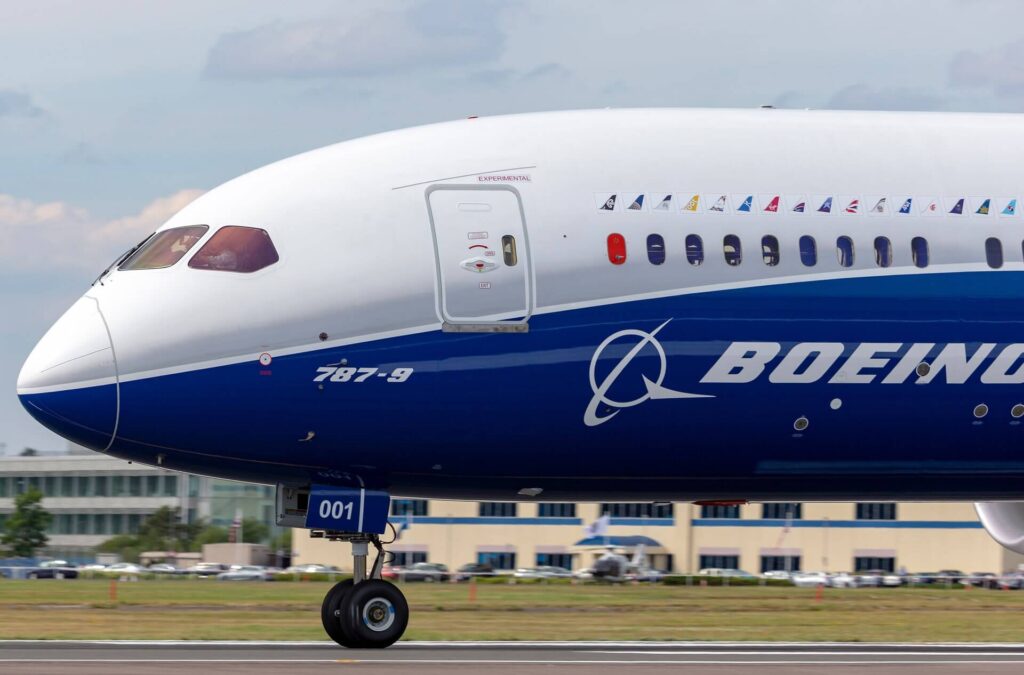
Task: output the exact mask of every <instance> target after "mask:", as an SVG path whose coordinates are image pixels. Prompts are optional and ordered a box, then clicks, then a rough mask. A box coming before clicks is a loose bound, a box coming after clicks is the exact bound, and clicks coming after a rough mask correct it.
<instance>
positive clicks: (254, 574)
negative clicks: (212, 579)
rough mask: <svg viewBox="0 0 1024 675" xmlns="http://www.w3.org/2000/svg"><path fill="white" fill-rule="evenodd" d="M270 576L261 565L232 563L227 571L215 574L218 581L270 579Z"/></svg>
mask: <svg viewBox="0 0 1024 675" xmlns="http://www.w3.org/2000/svg"><path fill="white" fill-rule="evenodd" d="M272 577H273V575H272V573H271V571H270V570H268V569H267V568H266V567H264V566H263V565H232V566H231V569H229V570H228V571H227V572H221V573H220V574H218V575H217V579H218V580H220V581H270V580H271V578H272Z"/></svg>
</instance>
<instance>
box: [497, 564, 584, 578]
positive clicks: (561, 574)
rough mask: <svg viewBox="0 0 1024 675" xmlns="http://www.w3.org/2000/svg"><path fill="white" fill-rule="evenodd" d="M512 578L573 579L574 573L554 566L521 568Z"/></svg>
mask: <svg viewBox="0 0 1024 675" xmlns="http://www.w3.org/2000/svg"><path fill="white" fill-rule="evenodd" d="M512 576H514V577H515V578H516V579H571V578H572V571H571V570H567V569H565V568H564V567H555V566H554V565H539V566H538V567H520V568H519V569H517V570H516V571H515V572H514V573H513V574H512Z"/></svg>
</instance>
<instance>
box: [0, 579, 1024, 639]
mask: <svg viewBox="0 0 1024 675" xmlns="http://www.w3.org/2000/svg"><path fill="white" fill-rule="evenodd" d="M329 587H330V584H329V583H324V582H306V583H258V582H235V583H227V582H218V581H214V580H187V581H186V580H175V581H140V582H134V583H133V582H119V583H118V584H117V600H116V602H114V601H111V599H110V595H109V591H110V584H109V582H108V581H103V580H83V579H79V580H67V581H50V580H39V581H9V580H8V581H0V638H2V639H11V638H21V639H32V638H35V639H39V638H46V639H59V638H68V639H71V638H78V639H147V638H148V639H152V638H167V639H252V640H265V639H282V640H284V639H294V640H299V639H314V640H318V639H324V634H323V629H322V628H321V626H320V616H319V608H320V602H321V600H322V599H323V596H324V594H325V593H326V592H327V589H328V588H329ZM402 588H403V590H404V592H405V593H406V596H407V597H408V598H409V604H410V605H411V607H412V618H411V621H410V624H409V630H408V631H407V632H406V638H408V639H467V640H469V639H473V640H477V639H502V640H575V639H588V640H602V639H610V640H794V641H803V640H830V641H911V642H938V641H1007V642H1024V621H1022V619H1024V593H1022V592H1006V591H987V590H978V589H975V590H944V589H936V590H931V589H878V590H873V589H828V590H826V591H825V592H824V595H823V599H822V600H821V601H820V602H819V601H817V600H816V599H815V591H814V590H813V589H798V588H777V587H734V588H718V587H708V588H700V587H686V586H598V585H586V586H569V585H545V584H530V585H505V584H479V585H478V586H477V588H476V599H475V600H471V599H470V590H469V587H468V586H467V585H465V584H460V585H452V584H407V585H405V586H403V587H402Z"/></svg>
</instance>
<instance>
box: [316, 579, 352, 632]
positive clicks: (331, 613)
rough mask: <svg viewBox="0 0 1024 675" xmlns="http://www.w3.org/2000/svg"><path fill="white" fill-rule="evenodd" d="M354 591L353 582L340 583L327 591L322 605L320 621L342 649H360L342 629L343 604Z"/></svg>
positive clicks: (347, 580) (349, 580) (348, 580)
mask: <svg viewBox="0 0 1024 675" xmlns="http://www.w3.org/2000/svg"><path fill="white" fill-rule="evenodd" d="M351 590H352V580H351V579H345V581H339V582H338V583H336V584H334V586H332V587H331V590H329V591H327V595H325V596H324V602H323V604H322V605H320V621H321V623H323V625H324V630H325V631H327V635H328V636H329V637H330V638H331V639H332V640H334V641H335V642H337V643H338V644H339V645H341V646H342V647H358V646H359V645H358V644H357V643H355V642H353V641H351V640H349V638H348V637H347V636H346V634H345V631H344V630H342V628H341V619H342V616H341V603H342V601H343V600H344V599H345V596H346V595H347V594H348V592H349V591H351Z"/></svg>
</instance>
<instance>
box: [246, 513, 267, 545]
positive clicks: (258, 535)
mask: <svg viewBox="0 0 1024 675" xmlns="http://www.w3.org/2000/svg"><path fill="white" fill-rule="evenodd" d="M269 536H270V528H269V527H267V524H266V523H264V522H263V521H262V520H257V519H256V518H244V519H243V520H242V543H245V544H262V543H263V542H265V541H266V540H267V537H269Z"/></svg>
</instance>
